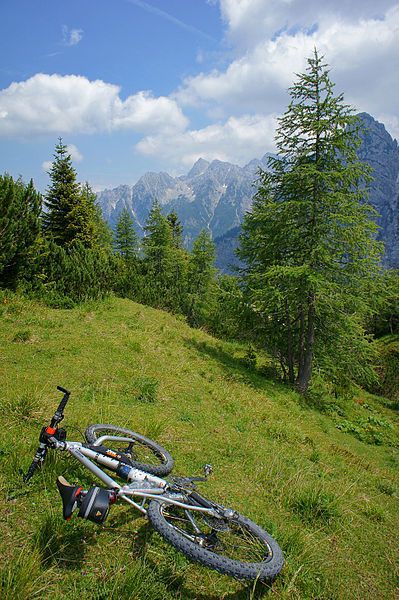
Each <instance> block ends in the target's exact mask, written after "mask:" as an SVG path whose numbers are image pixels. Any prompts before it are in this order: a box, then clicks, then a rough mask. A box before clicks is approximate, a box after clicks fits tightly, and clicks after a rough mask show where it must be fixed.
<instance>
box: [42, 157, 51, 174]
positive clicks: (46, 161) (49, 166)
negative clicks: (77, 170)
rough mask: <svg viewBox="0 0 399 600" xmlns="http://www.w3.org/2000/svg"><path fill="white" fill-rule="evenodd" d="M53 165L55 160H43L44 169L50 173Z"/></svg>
mask: <svg viewBox="0 0 399 600" xmlns="http://www.w3.org/2000/svg"><path fill="white" fill-rule="evenodd" d="M52 165H53V161H52V160H45V161H44V162H42V169H43V171H44V172H45V173H48V172H49V171H50V169H51V167H52Z"/></svg>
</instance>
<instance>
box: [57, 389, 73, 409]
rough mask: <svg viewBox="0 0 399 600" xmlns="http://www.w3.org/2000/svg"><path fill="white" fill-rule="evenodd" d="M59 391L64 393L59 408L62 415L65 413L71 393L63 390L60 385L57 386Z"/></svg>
mask: <svg viewBox="0 0 399 600" xmlns="http://www.w3.org/2000/svg"><path fill="white" fill-rule="evenodd" d="M57 390H59V391H60V392H62V393H63V394H64V396H63V398H62V400H61V402H60V404H59V406H58V408H57V411H56V412H57V413H60V414H62V413H63V412H64V408H65V406H66V403H67V402H68V400H69V396H70V395H71V392H68V390H66V389H64V388H62V387H61V386H60V385H57Z"/></svg>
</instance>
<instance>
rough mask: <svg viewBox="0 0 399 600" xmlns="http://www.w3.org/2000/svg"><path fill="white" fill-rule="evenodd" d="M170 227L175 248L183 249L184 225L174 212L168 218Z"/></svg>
mask: <svg viewBox="0 0 399 600" xmlns="http://www.w3.org/2000/svg"><path fill="white" fill-rule="evenodd" d="M166 218H167V220H168V223H169V226H170V228H171V230H172V239H173V245H174V247H175V248H182V247H183V225H182V224H181V222H180V220H179V217H178V216H177V214H176V213H175V212H174V211H172V212H170V213H169V214H168V216H167V217H166Z"/></svg>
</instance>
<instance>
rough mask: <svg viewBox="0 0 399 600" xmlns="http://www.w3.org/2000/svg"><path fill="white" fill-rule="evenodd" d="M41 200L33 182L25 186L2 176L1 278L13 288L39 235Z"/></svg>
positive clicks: (0, 181) (18, 181) (0, 190)
mask: <svg viewBox="0 0 399 600" xmlns="http://www.w3.org/2000/svg"><path fill="white" fill-rule="evenodd" d="M41 205H42V198H41V194H39V193H38V192H37V191H36V190H35V189H34V186H33V181H32V180H31V181H30V183H29V184H28V185H25V184H24V183H23V182H22V181H21V180H17V181H14V179H13V178H12V177H11V176H10V175H7V174H5V175H3V176H0V277H1V279H2V281H3V283H6V284H8V285H10V284H14V283H15V282H16V279H17V278H18V275H19V272H20V269H21V268H22V267H23V266H24V264H25V262H26V260H27V257H28V253H29V252H30V249H31V248H32V245H33V244H34V242H35V241H36V238H37V236H38V234H39V231H40V219H39V215H40V212H41Z"/></svg>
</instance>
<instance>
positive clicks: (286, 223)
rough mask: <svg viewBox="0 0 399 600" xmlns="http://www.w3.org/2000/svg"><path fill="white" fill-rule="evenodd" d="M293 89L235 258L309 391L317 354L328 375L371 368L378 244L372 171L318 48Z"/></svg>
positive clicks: (267, 332)
mask: <svg viewBox="0 0 399 600" xmlns="http://www.w3.org/2000/svg"><path fill="white" fill-rule="evenodd" d="M290 94H291V102H290V104H289V107H288V110H287V112H286V113H285V114H284V115H283V117H282V118H281V119H280V120H279V127H278V129H277V136H276V144H277V149H278V156H277V158H275V159H270V161H269V165H270V167H271V171H270V172H266V171H262V172H261V173H260V186H259V189H258V192H257V194H256V196H255V198H254V203H253V208H252V212H251V213H249V214H248V216H247V217H246V218H245V220H244V224H243V234H242V236H241V242H240V243H241V248H240V249H239V256H240V257H241V258H242V259H243V260H244V261H246V267H245V268H244V269H243V280H244V284H245V287H246V293H247V298H248V301H249V302H250V303H251V305H252V307H253V308H254V310H255V311H256V312H257V315H258V323H259V330H260V331H262V335H263V338H264V339H265V340H267V344H268V348H269V350H271V351H272V352H273V353H274V354H275V356H277V357H278V359H279V360H280V363H281V366H282V369H283V371H284V373H285V376H286V378H287V379H288V380H289V381H290V382H291V383H292V384H294V383H295V385H296V387H297V389H298V390H299V391H300V392H301V393H306V391H307V389H308V386H309V383H310V381H311V377H312V369H313V365H314V360H315V359H316V362H317V365H318V367H319V368H322V369H323V370H324V372H325V373H326V375H327V376H329V377H330V379H336V378H337V377H343V376H344V373H347V375H348V376H349V377H350V376H357V375H359V374H364V373H365V372H366V371H365V370H364V369H365V367H364V364H365V362H364V361H363V359H366V358H367V357H368V355H369V344H368V342H367V338H366V337H365V336H364V329H363V320H364V316H365V315H366V314H367V312H368V310H369V302H368V300H369V295H368V294H369V290H370V286H372V285H373V277H374V275H375V274H376V273H377V271H378V265H379V258H380V255H379V253H380V250H381V247H380V245H379V244H377V243H376V242H375V232H376V225H375V224H374V222H373V221H372V217H373V216H374V215H375V212H374V211H373V209H372V208H371V207H370V205H369V204H367V202H366V198H367V193H366V186H367V183H368V182H369V181H370V171H369V169H368V167H366V166H365V165H364V164H362V163H361V162H359V160H358V158H357V155H356V150H357V148H358V145H359V138H358V133H357V120H356V117H354V116H353V111H352V109H351V108H350V107H349V106H348V105H346V104H345V103H344V100H343V96H342V94H341V95H338V96H335V95H334V84H333V83H332V82H331V80H330V78H329V71H328V68H327V65H325V64H324V62H323V58H322V57H319V55H318V54H317V51H316V50H315V51H314V55H313V57H312V58H310V59H308V68H307V71H306V72H305V73H303V74H300V75H298V79H297V81H296V82H295V83H294V85H293V86H292V87H291V88H290ZM349 355H351V358H349ZM366 370H367V369H366Z"/></svg>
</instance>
